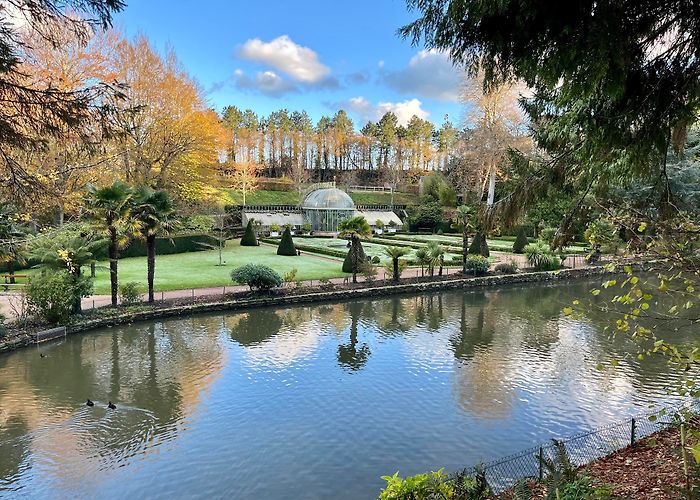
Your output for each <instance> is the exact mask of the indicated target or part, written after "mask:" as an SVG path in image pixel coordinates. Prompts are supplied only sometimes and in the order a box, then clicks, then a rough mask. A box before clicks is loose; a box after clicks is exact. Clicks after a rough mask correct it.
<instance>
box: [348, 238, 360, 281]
mask: <svg viewBox="0 0 700 500" xmlns="http://www.w3.org/2000/svg"><path fill="white" fill-rule="evenodd" d="M359 243H360V240H359V238H358V237H357V235H356V234H353V235H352V236H351V237H350V246H351V247H352V282H353V283H357V268H358V267H359V266H358V264H359V262H358V261H359V260H360V255H359V254H360V248H359V247H360V246H359Z"/></svg>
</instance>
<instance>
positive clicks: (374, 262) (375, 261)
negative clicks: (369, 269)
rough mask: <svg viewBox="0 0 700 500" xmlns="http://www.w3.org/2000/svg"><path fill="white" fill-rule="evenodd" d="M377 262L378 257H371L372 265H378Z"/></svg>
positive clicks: (378, 260)
mask: <svg viewBox="0 0 700 500" xmlns="http://www.w3.org/2000/svg"><path fill="white" fill-rule="evenodd" d="M379 262H380V259H379V256H377V255H375V256H374V257H372V264H379Z"/></svg>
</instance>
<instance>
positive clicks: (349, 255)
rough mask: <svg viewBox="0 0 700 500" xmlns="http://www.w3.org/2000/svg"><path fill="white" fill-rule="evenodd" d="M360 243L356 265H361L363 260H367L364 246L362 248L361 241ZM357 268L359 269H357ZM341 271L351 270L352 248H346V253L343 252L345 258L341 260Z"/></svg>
mask: <svg viewBox="0 0 700 500" xmlns="http://www.w3.org/2000/svg"><path fill="white" fill-rule="evenodd" d="M359 245H360V255H359V259H358V263H357V264H358V266H362V263H363V262H366V261H367V255H366V254H365V250H364V248H362V243H360V244H359ZM358 270H359V269H358ZM343 272H344V273H351V272H352V248H350V249H348V253H347V254H345V260H343Z"/></svg>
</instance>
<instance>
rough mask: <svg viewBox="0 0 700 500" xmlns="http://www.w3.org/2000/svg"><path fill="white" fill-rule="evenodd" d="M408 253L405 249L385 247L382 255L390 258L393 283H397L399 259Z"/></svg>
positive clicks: (408, 250)
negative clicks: (392, 268)
mask: <svg viewBox="0 0 700 500" xmlns="http://www.w3.org/2000/svg"><path fill="white" fill-rule="evenodd" d="M409 252H410V249H408V248H405V247H386V248H384V253H385V254H386V255H388V256H389V257H391V264H392V265H393V267H394V281H399V278H400V277H401V276H400V274H399V259H400V258H401V257H403V256H404V255H406V254H407V253H409Z"/></svg>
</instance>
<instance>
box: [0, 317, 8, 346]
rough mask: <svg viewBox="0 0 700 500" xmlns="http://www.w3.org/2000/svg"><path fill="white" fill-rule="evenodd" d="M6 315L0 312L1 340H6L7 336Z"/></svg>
mask: <svg viewBox="0 0 700 500" xmlns="http://www.w3.org/2000/svg"><path fill="white" fill-rule="evenodd" d="M6 319H7V318H5V315H4V314H3V313H1V312H0V339H3V338H5V335H7V328H5V320H6Z"/></svg>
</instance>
